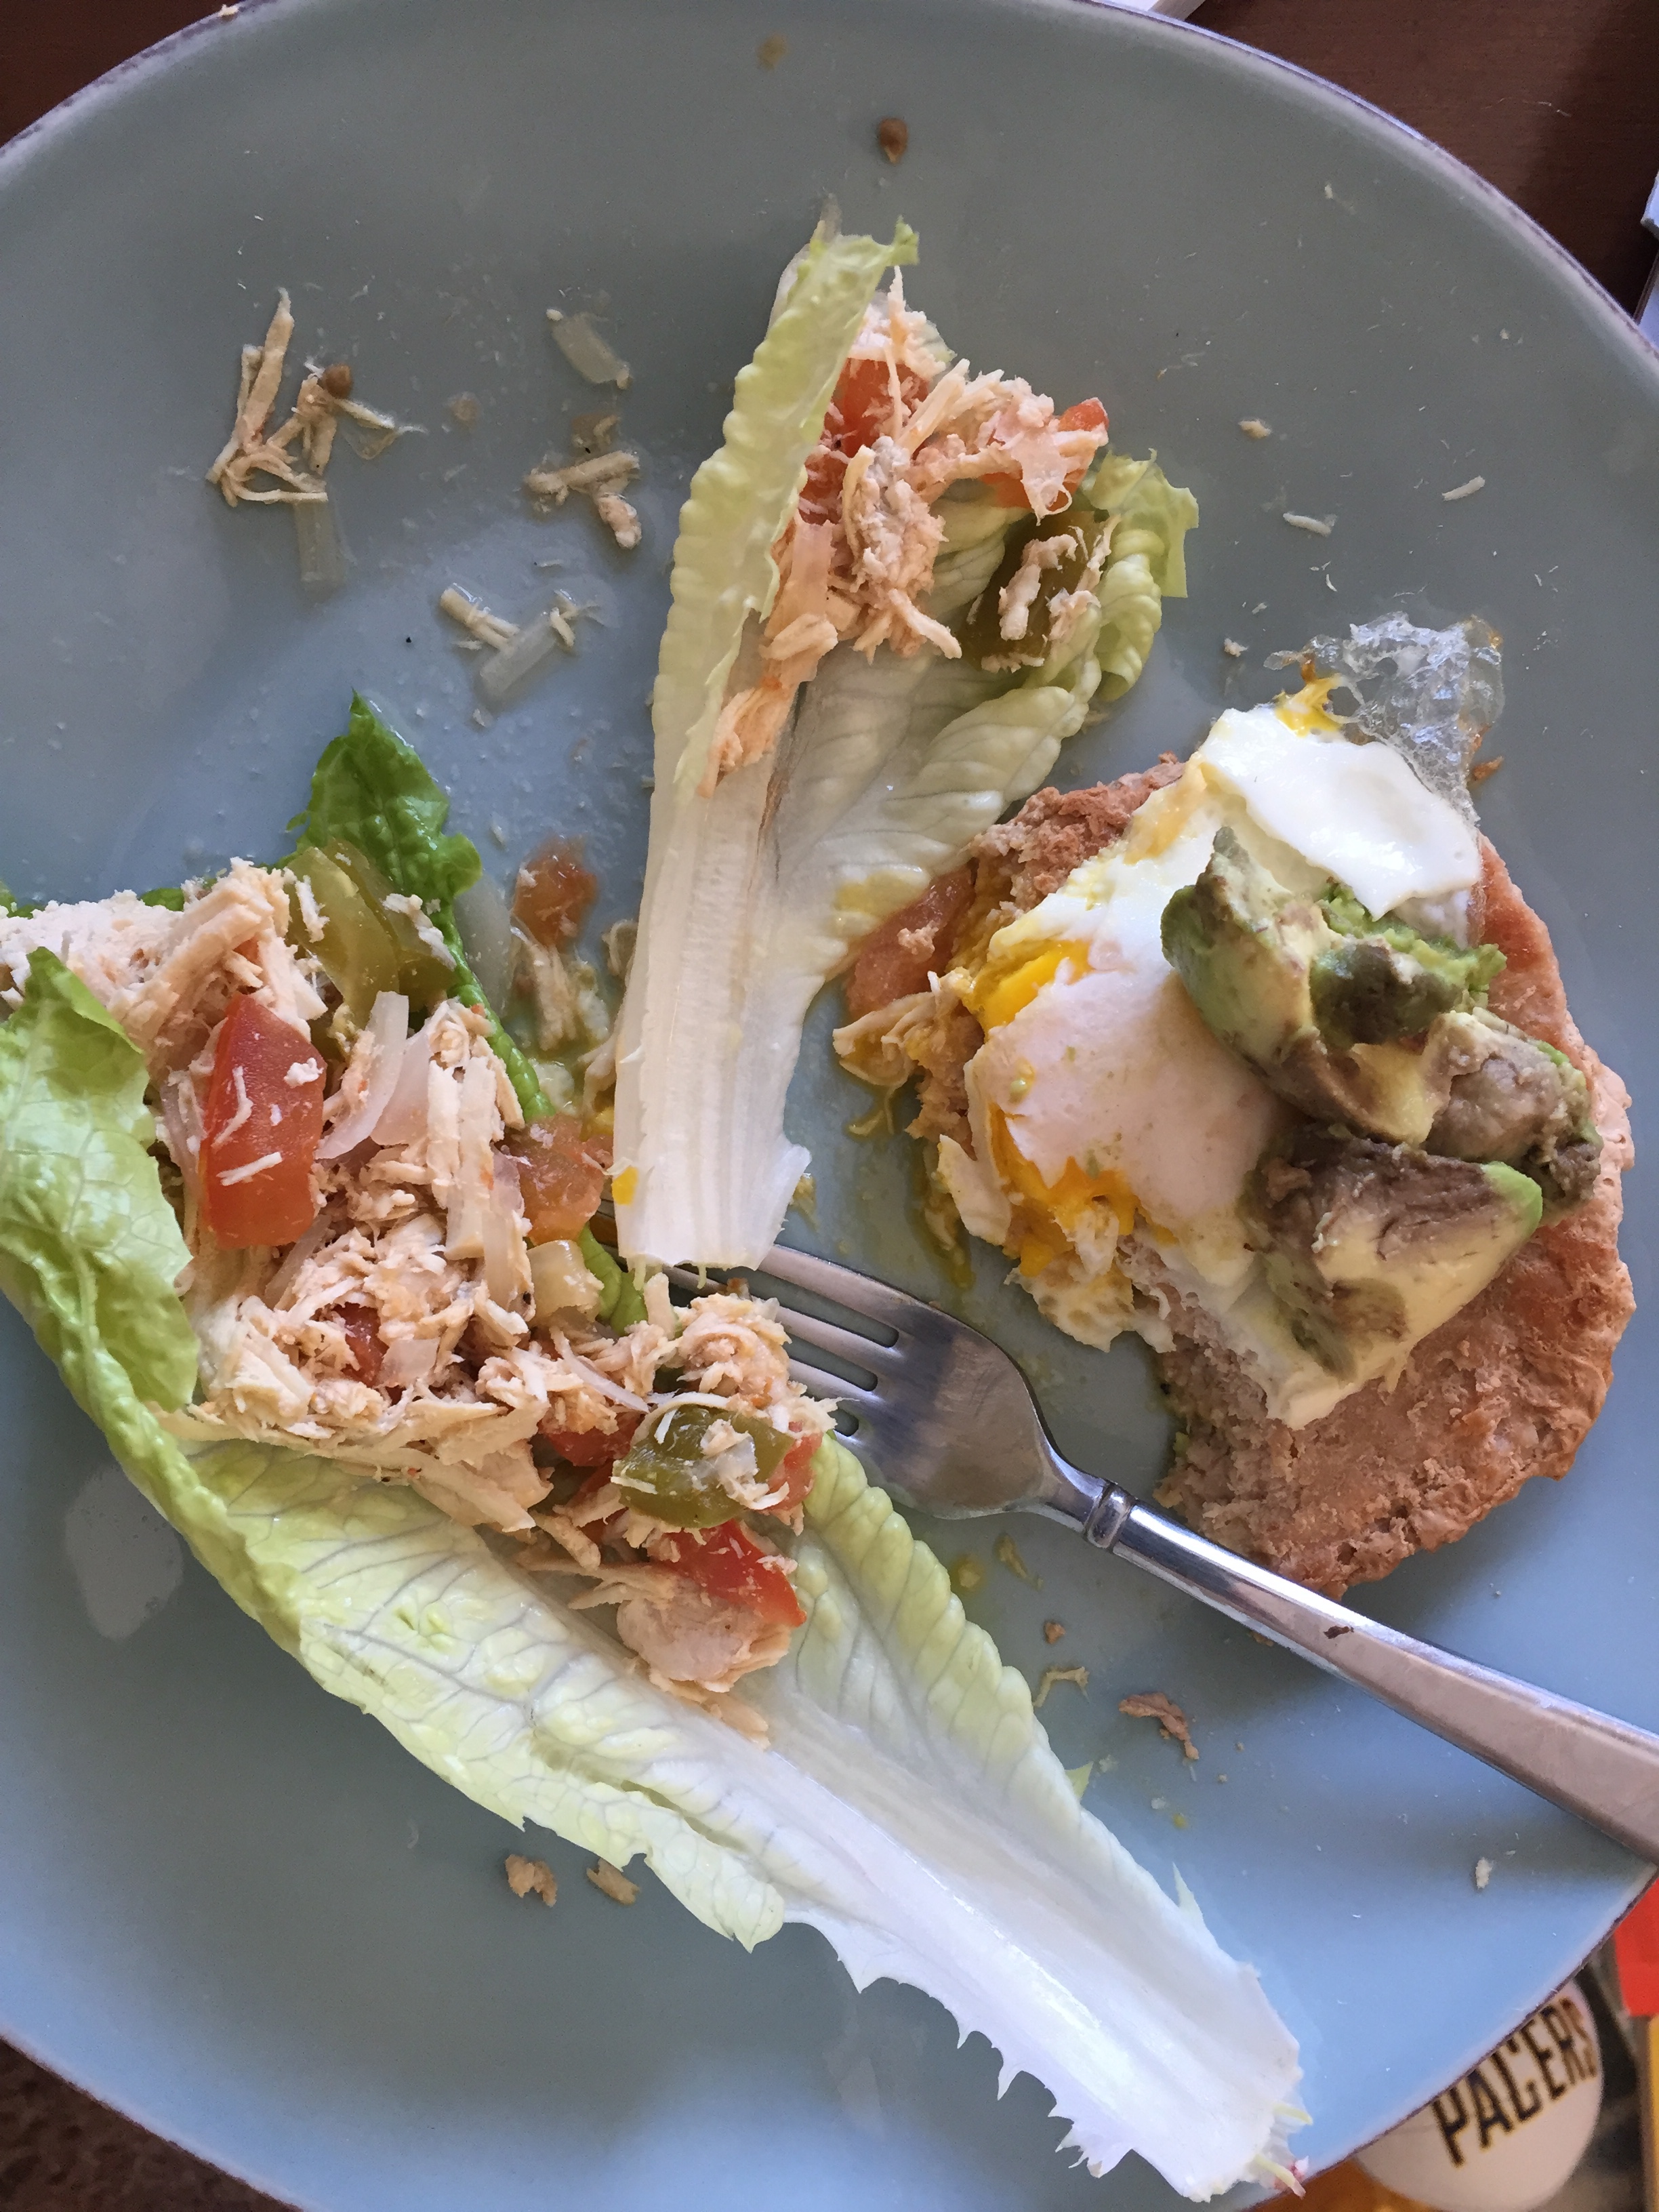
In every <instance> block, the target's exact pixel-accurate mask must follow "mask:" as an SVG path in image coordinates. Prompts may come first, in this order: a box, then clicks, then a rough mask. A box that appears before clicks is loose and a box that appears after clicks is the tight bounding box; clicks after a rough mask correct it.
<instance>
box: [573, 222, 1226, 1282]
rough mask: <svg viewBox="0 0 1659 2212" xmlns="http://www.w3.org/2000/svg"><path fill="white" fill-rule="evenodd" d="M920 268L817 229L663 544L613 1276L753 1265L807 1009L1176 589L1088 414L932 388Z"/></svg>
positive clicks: (939, 371)
mask: <svg viewBox="0 0 1659 2212" xmlns="http://www.w3.org/2000/svg"><path fill="white" fill-rule="evenodd" d="M915 254H916V241H915V235H914V234H913V233H912V232H911V231H910V230H909V229H908V227H907V226H906V225H904V224H900V226H899V227H898V229H897V230H896V233H895V235H894V237H893V239H892V240H890V242H888V243H885V244H884V243H882V242H881V241H879V240H874V239H870V238H857V237H847V238H842V237H836V236H832V235H829V234H826V233H825V232H824V231H823V230H822V229H821V230H820V232H819V234H817V235H816V236H815V237H814V238H813V240H811V243H810V244H809V246H807V247H806V248H805V250H804V252H802V253H801V254H800V255H799V256H798V257H797V258H796V260H795V262H794V263H793V264H791V268H790V270H787V271H786V273H785V277H784V281H783V283H781V286H780V288H779V296H778V301H777V305H776V307H775V310H774V314H773V319H772V322H771V325H770V327H769V330H768V331H767V333H766V336H765V337H764V338H763V341H762V343H761V345H760V347H759V349H758V350H757V353H756V355H755V356H754V359H753V360H752V361H751V362H750V363H749V365H748V366H747V367H746V368H744V369H743V370H742V371H741V372H740V373H739V374H738V379H737V382H736V386H735V388H734V394H733V404H732V411H731V413H730V415H729V416H727V418H726V430H725V439H724V442H723V444H722V446H721V447H720V450H719V452H717V453H714V454H713V455H712V456H711V457H710V458H709V459H708V460H707V461H705V462H704V463H703V465H702V467H701V468H700V469H699V470H698V471H697V473H696V477H694V478H693V480H692V483H691V488H690V495H689V496H688V498H687V500H686V503H685V506H684V510H683V512H682V513H681V517H680V532H679V538H678V543H677V544H676V547H675V553H674V568H673V576H672V582H671V608H670V611H669V617H668V623H667V627H666V629H665V633H664V636H663V641H662V649H661V655H660V659H659V668H658V674H657V681H656V686H655V690H654V693H653V724H654V727H655V732H656V755H655V781H654V787H653V795H652V801H651V839H650V848H649V854H648V858H647V869H646V884H645V892H644V899H643V903H642V907H641V938H640V948H639V951H638V952H637V953H636V955H635V962H634V966H633V969H632V971H631V973H630V975H629V987H628V991H627V994H626V998H625V1000H624V1003H623V1012H622V1018H621V1023H620V1028H619V1035H618V1038H617V1089H616V1153H617V1176H616V1182H615V1196H616V1202H617V1228H618V1236H619V1242H620V1244H621V1247H622V1249H623V1251H624V1252H625V1253H628V1254H629V1255H635V1256H638V1257H643V1258H647V1259H652V1260H658V1261H681V1262H684V1263H686V1264H693V1265H708V1266H715V1265H740V1266H753V1265H756V1264H757V1263H758V1262H759V1261H760V1260H761V1258H762V1257H763V1254H764V1253H765V1251H766V1249H767V1248H768V1247H769V1245H770V1244H771V1243H772V1242H773V1241H774V1239H775V1236H776V1234H777V1231H778V1229H779V1226H780V1225H781V1221H782V1218H783V1215H784V1211H785V1208H786V1206H787V1203H788V1200H789V1198H790V1195H791V1194H792V1193H793V1190H794V1188H795V1187H796V1184H797V1183H798V1182H799V1178H800V1176H801V1175H802V1174H803V1173H804V1172H805V1169H806V1166H807V1154H806V1153H805V1151H804V1150H803V1149H802V1147H801V1146H799V1145H796V1144H793V1143H791V1142H789V1141H788V1140H787V1138H786V1137H785V1134H784V1099H785V1094H786V1092H787V1088H788V1084H789V1079H790V1075H791V1073H793V1068H794V1065H795V1060H796V1058H797V1056H798V1054H799V1042H800V1033H801V1026H802V1023H803V1021H804V1019H805V1012H806V1009H807V1006H809V1004H810V1003H811V999H812V997H813V995H814V994H815V993H816V992H817V990H818V988H819V987H821V985H822V984H823V982H824V981H826V979H827V978H828V977H829V976H830V975H833V974H835V973H836V971H837V970H838V969H841V968H842V967H844V966H845V965H846V964H847V963H848V962H849V961H850V960H851V959H852V957H854V953H855V951H856V949H857V947H858V945H859V943H860V940H861V939H862V938H863V937H864V936H865V935H866V933H868V932H869V931H870V930H871V929H872V927H875V926H876V925H878V923H879V922H880V921H882V920H883V919H884V917H885V916H887V915H890V914H892V913H894V912H896V911H897V910H898V909H899V908H902V907H905V906H907V905H908V904H909V903H910V902H912V901H913V900H914V899H915V898H916V896H918V895H919V894H920V893H921V892H922V891H923V890H926V889H927V885H928V884H930V883H931V882H932V881H933V880H935V879H936V878H939V876H941V875H943V874H945V873H946V872H948V871H950V870H951V869H952V868H954V867H955V866H957V865H958V863H959V862H960V860H961V859H962V857H963V854H964V853H965V852H966V850H967V848H968V847H969V843H970V842H971V841H972V840H973V838H974V837H975V836H976V835H977V834H978V833H979V832H980V831H981V830H982V829H987V828H989V826H990V825H991V824H992V823H994V821H995V820H996V819H997V818H998V817H999V816H1000V814H1001V813H1002V812H1003V811H1004V810H1005V808H1006V806H1007V805H1009V804H1010V803H1011V802H1012V801H1013V800H1016V799H1024V797H1026V796H1027V795H1028V794H1029V793H1030V792H1031V791H1033V790H1035V789H1036V787H1037V785H1038V784H1039V783H1041V782H1042V779H1043V778H1044V777H1045V776H1046V775H1048V771H1049V769H1051V768H1052V766H1053V764H1054V760H1055V757H1056V756H1057V754H1058V752H1059V750H1060V745H1061V744H1062V743H1063V742H1064V740H1065V739H1066V738H1068V737H1070V736H1072V735H1073V733H1074V732H1076V731H1077V730H1078V729H1079V727H1080V726H1082V723H1083V721H1084V720H1085V716H1086V715H1087V714H1088V713H1089V711H1090V709H1091V704H1092V703H1093V702H1095V701H1096V700H1097V698H1111V697H1114V696H1118V695H1119V694H1121V692H1122V691H1124V690H1127V688H1128V686H1129V685H1130V684H1133V682H1134V681H1135V680H1136V679H1137V678H1138V677H1139V674H1140V671H1141V669H1142V667H1143V665H1144V664H1145V660H1146V653H1147V652H1148V651H1149V649H1150V647H1151V645H1152V638H1153V636H1154V635H1155V633H1156V631H1157V629H1158V625H1159V623H1160V621H1161V618H1162V604H1163V599H1164V596H1165V595H1166V594H1167V595H1170V596H1178V595H1181V594H1182V593H1184V592H1185V589H1186V575H1185V568H1184V564H1183V556H1182V541H1183V539H1184V537H1185V533H1186V532H1187V530H1188V528H1190V527H1191V526H1192V525H1193V524H1194V522H1195V521H1196V520H1197V507H1196V505H1195V503H1194V500H1193V498H1192V495H1191V494H1190V493H1188V492H1187V491H1184V490H1182V489H1179V488H1177V487H1176V486H1172V485H1171V484H1170V483H1168V481H1167V480H1166V478H1165V477H1164V474H1163V472H1162V471H1161V470H1160V469H1159V468H1158V465H1157V462H1156V458H1155V457H1154V458H1153V459H1148V460H1140V461H1137V460H1131V459H1121V458H1120V457H1118V456H1116V455H1115V454H1110V453H1106V452H1105V451H1104V448H1105V445H1106V436H1107V421H1106V412H1105V410H1104V408H1103V407H1102V405H1101V404H1100V402H1099V401H1098V400H1097V399H1094V398H1089V399H1084V400H1081V401H1079V402H1078V403H1076V404H1073V405H1072V406H1070V407H1067V408H1065V409H1063V410H1060V409H1057V408H1056V407H1055V405H1054V402H1053V400H1051V399H1049V398H1046V397H1044V396H1043V395H1042V394H1039V393H1036V392H1033V391H1032V390H1031V387H1030V385H1029V384H1028V383H1027V382H1026V381H1025V380H1024V379H1023V378H1020V377H1011V376H1006V375H1003V374H1001V373H1000V372H997V371H990V372H985V373H981V374H973V373H972V372H971V371H970V369H969V365H968V364H967V363H966V362H961V361H953V360H952V359H951V356H950V354H949V352H948V351H947V349H945V346H944V345H943V343H942V342H941V341H940V339H939V334H938V332H937V331H935V330H934V329H933V325H931V324H930V323H928V321H927V319H926V317H925V316H923V315H921V314H920V313H916V312H915V310H914V309H912V308H911V307H908V304H907V302H906V300H905V296H904V291H903V287H902V281H901V269H902V264H908V263H909V262H911V261H913V260H914V259H915ZM890 266H891V267H892V269H893V271H894V274H893V276H892V280H891V282H890V285H889V287H888V289H887V290H886V291H885V292H883V293H879V294H878V291H877V287H878V283H880V281H881V279H882V276H883V275H884V271H885V270H887V269H888V268H889V267H890Z"/></svg>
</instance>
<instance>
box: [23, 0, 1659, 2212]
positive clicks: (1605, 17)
mask: <svg viewBox="0 0 1659 2212" xmlns="http://www.w3.org/2000/svg"><path fill="white" fill-rule="evenodd" d="M455 4H457V5H464V4H465V0H455ZM200 12H202V11H201V8H200V4H199V0H197V4H195V5H192V4H191V0H75V4H72V5H62V4H60V5H58V6H56V7H51V8H25V7H22V6H21V5H14V6H13V7H11V8H9V9H4V10H0V140H4V139H6V138H9V137H12V136H14V135H15V133H16V132H17V131H21V130H22V129H23V128H24V127H25V125H27V124H29V123H32V122H33V120H34V119H35V118H36V117H37V116H39V115H42V114H44V113H45V112H46V110H47V109H48V108H49V107H51V106H53V105H54V104H55V103H56V102H57V101H58V100H63V99H64V98H66V97H67V96H68V94H70V93H72V92H74V91H76V90H77V89H78V88H80V87H81V86H82V85H83V84H87V83H88V82H90V81H91V80H92V79H93V78H94V77H95V76H99V75H100V74H101V73H102V71H104V70H107V69H112V68H113V67H114V65H115V64H116V63H118V62H119V61H123V60H125V58H126V57H127V56H128V55H130V54H134V53H137V52H139V51H140V49H141V48H143V47H144V46H149V45H150V44H152V43H153V42H154V41H155V40H157V39H161V38H165V37H166V36H167V33H169V32H172V31H176V30H178V29H179V27H181V26H182V25H183V24H185V23H187V22H189V21H191V20H192V19H193V18H194V17H195V16H196V15H197V14H198V13H200ZM1198 21H1200V23H1201V24H1202V25H1203V26H1204V27H1206V28H1208V29H1210V30H1212V31H1220V32H1224V33H1225V34H1226V35H1227V36H1228V37H1229V38H1233V39H1238V40H1242V41H1243V43H1244V44H1246V45H1248V46H1259V47H1260V48H1261V50H1262V51H1263V52H1266V53H1271V54H1277V55H1279V56H1280V57H1281V58H1283V59H1284V60H1285V61H1289V62H1294V63H1296V64H1297V65H1298V66H1299V67H1301V68H1303V69H1306V70H1313V71H1314V72H1315V73H1316V74H1317V75H1318V76H1325V77H1328V78H1330V79H1331V81H1332V82H1334V83H1336V84H1340V85H1343V86H1346V88H1347V89H1348V90H1350V91H1351V92H1355V93H1358V94H1359V95H1360V96H1361V97H1362V98H1363V99H1365V100H1370V102H1371V103H1372V104H1373V105H1374V106H1377V107H1382V108H1386V109H1387V110H1388V111H1389V112H1390V113H1391V114H1394V115H1397V116H1399V117H1400V118H1401V119H1402V121H1404V122H1407V123H1408V124H1410V125H1412V127H1413V129H1414V130H1417V131H1421V132H1422V133H1423V134H1424V135H1425V137H1430V138H1434V139H1437V140H1438V142H1439V143H1440V144H1441V145H1443V146H1445V147H1448V148H1449V149H1450V150H1451V151H1452V152H1453V153H1454V154H1455V155H1458V156H1459V158H1460V159H1461V160H1462V161H1467V162H1468V164H1469V166H1470V167H1472V168H1474V169H1478V170H1479V171H1480V174H1481V175H1482V176H1484V177H1486V178H1487V179H1490V181H1491V182H1492V184H1494V185H1497V186H1498V189H1499V191H1504V192H1506V193H1507V194H1508V195H1509V197H1510V198H1511V199H1512V200H1514V201H1515V202H1516V204H1517V205H1519V206H1521V207H1522V208H1524V209H1525V210H1526V211H1527V213H1528V215H1529V216H1532V217H1533V218H1534V221H1535V222H1540V223H1541V224H1542V225H1543V227H1544V228H1545V229H1547V230H1548V231H1551V232H1553V234H1554V235H1555V236H1556V237H1557V238H1558V239H1559V240H1560V241H1561V243H1562V245H1564V246H1565V247H1566V248H1567V249H1568V251H1569V252H1571V253H1573V254H1575V255H1577V258H1578V259H1579V260H1580V261H1581V262H1583V264H1584V266H1585V267H1586V268H1587V269H1588V270H1589V271H1590V273H1591V275H1592V276H1595V277H1596V278H1597V279H1598V280H1599V281H1600V282H1601V283H1602V284H1604V285H1605V286H1606V287H1607V290H1608V291H1609V292H1611V293H1612V295H1613V297H1614V299H1616V300H1617V301H1620V304H1621V305H1622V306H1624V307H1634V306H1635V304H1636V301H1637V297H1638V294H1639V292H1640V290H1641V289H1642V286H1643V284H1644V282H1645V280H1646V277H1647V274H1648V271H1649V270H1650V268H1651V267H1652V265H1653V261H1654V255H1655V242H1654V240H1652V239H1650V237H1649V236H1648V235H1647V234H1646V233H1645V232H1644V230H1643V229H1642V228H1641V214H1642V209H1643V206H1644V204H1645V202H1646V199H1647V196H1648V192H1649V191H1650V188H1651V186H1652V184H1653V181H1654V176H1655V173H1656V171H1659V0H1206V5H1205V6H1204V7H1203V8H1202V9H1200V13H1199V16H1198ZM0 2205H3V2206H4V2207H5V2208H6V2212H272V2208H271V2200H270V2198H269V2197H262V2196H260V2195H259V2193H258V2191H256V2190H252V2189H249V2188H247V2187H246V2186H245V2185H243V2184H242V2183H240V2182H237V2181H232V2180H229V2179H227V2178H226V2177H225V2176H224V2175H222V2174H220V2173H218V2172H215V2170H214V2169H213V2168H212V2167H210V2166H204V2165H203V2164H202V2163H201V2161H200V2160H197V2159H193V2158H191V2157H189V2156H187V2155H186V2154H185V2153H184V2152H182V2151H179V2150H176V2149H174V2148H173V2147H172V2146H171V2145H170V2144H167V2143H164V2142H159V2141H158V2140H157V2139H156V2138H155V2136H149V2135H147V2134H145V2132H144V2131H143V2130H142V2129H141V2128H137V2127H135V2126H134V2125H133V2124H131V2122H130V2121H127V2120H124V2119H122V2118H119V2117H118V2115H116V2114H115V2113H113V2112H108V2111H106V2109H105V2108H104V2107H103V2106H101V2105H98V2104H96V2103H94V2101H93V2100H92V2099H91V2098H89V2097H85V2096H82V2094H81V2093H80V2092H79V2091H78V2090H76V2089H72V2088H70V2087H69V2086H68V2085H67V2084H66V2083H64V2082H62V2081H58V2079H57V2078H56V2077H55V2076H54V2075H50V2074H47V2073H45V2072H43V2071H42V2069H40V2068H39V2067H38V2066H35V2065H33V2064H32V2063H30V2062H29V2061H28V2060H27V2058H25V2057H22V2056H21V2053H19V2052H15V2051H10V2050H9V2049H8V2048H7V2046H6V2045H3V2044H0Z"/></svg>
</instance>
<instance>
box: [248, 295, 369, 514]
mask: <svg viewBox="0 0 1659 2212" xmlns="http://www.w3.org/2000/svg"><path fill="white" fill-rule="evenodd" d="M293 337H294V315H293V311H292V309H291V307H290V305H289V295H288V294H287V292H286V291H280V292H278V294H277V295H276V313H275V314H274V315H273V316H272V317H271V319H270V327H269V329H268V330H267V331H266V332H265V336H264V344H263V345H257V346H244V347H243V348H242V363H241V374H240V380H239V382H238V385H237V390H236V420H235V422H234V424H233V425H232V428H231V433H230V435H229V437H228V439H227V440H226V441H225V443H224V445H223V447H222V448H221V450H220V453H219V456H218V458H217V459H216V461H215V462H214V464H213V466H212V467H211V468H210V470H209V471H208V476H207V480H208V482H209V483H210V484H216V486H217V487H218V489H219V490H220V491H221V492H222V493H223V495H224V497H225V501H226V504H227V505H228V506H230V507H236V506H238V505H240V503H241V502H242V501H249V502H250V503H252V505H254V506H263V507H324V506H326V505H327V503H328V489H327V486H326V485H325V483H324V482H323V476H324V472H325V470H326V469H327V467H328V464H329V459H330V457H331V454H332V453H333V451H334V441H335V437H336V435H337V432H338V430H339V428H340V424H341V422H350V423H354V424H356V425H358V426H359V427H360V428H362V429H363V430H365V431H367V432H368V436H367V437H365V438H361V439H359V440H358V441H357V444H358V451H359V452H360V453H362V455H363V457H364V459H373V458H374V455H375V454H376V453H383V452H384V451H385V450H386V447H388V446H389V445H391V444H392V442H393V441H394V440H395V439H397V438H398V436H399V435H401V431H402V425H400V424H399V423H398V422H394V421H393V420H392V416H389V415H380V414H377V413H376V412H375V410H374V409H373V408H372V407H365V406H363V405H362V404H361V403H360V402H359V401H357V400H356V399H354V398H352V397H351V386H352V378H351V371H350V369H349V368H347V367H346V365H345V363H344V362H336V363H334V364H333V365H332V366H331V367H330V368H318V367H317V365H316V364H315V362H307V365H306V374H305V376H304V378H303V380H301V385H300V389H299V391H298V392H296V393H295V399H294V408H293V412H292V413H291V414H290V415H289V418H288V420H287V422H284V423H283V425H282V427H281V428H280V429H277V430H272V429H270V427H269V426H270V416H271V410H272V409H273V408H274V407H275V406H276V396H277V393H278V392H280V391H281V390H282V386H283V374H284V371H285V369H286V366H287V362H288V349H289V343H290V342H291V341H292V339H293ZM296 444H297V446H298V447H299V450H300V453H301V455H302V456H303V458H304V460H305V463H306V466H305V467H304V468H303V469H301V468H298V467H296V466H295V459H294V454H293V448H294V447H295V445H296ZM255 477H263V478H264V479H265V483H264V489H255V488H254V478H255Z"/></svg>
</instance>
